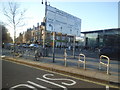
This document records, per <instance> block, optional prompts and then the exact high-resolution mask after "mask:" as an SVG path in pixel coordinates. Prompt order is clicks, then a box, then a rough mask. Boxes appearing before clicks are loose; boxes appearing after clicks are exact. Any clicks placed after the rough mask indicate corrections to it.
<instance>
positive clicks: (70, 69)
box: [2, 50, 120, 86]
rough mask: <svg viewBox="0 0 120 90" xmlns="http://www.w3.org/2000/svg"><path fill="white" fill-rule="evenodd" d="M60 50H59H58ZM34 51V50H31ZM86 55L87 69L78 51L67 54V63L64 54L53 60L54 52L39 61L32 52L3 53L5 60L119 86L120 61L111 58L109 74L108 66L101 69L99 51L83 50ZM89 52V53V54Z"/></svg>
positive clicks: (57, 55)
mask: <svg viewBox="0 0 120 90" xmlns="http://www.w3.org/2000/svg"><path fill="white" fill-rule="evenodd" d="M58 51H59V50H58ZM31 53H32V52H31ZM82 53H84V54H85V55H86V56H87V57H86V69H83V65H82V64H80V67H78V53H76V56H75V57H73V56H72V54H70V52H68V56H67V64H66V65H65V61H64V57H63V54H59V53H58V54H56V55H55V62H53V57H52V53H50V54H49V56H48V57H41V58H40V59H39V61H35V59H34V55H33V54H30V55H27V54H26V56H24V57H14V58H13V57H12V56H10V55H5V56H4V55H3V56H2V58H3V59H5V60H10V61H14V62H17V63H22V64H27V65H31V66H35V67H39V68H43V69H47V70H51V71H54V72H59V73H63V74H69V75H71V76H76V77H80V78H83V79H89V80H93V81H98V82H104V83H109V84H112V85H117V86H119V84H120V79H119V78H120V70H119V66H120V61H115V60H110V71H109V72H110V74H107V72H106V68H105V67H104V66H103V67H102V69H99V58H97V57H96V56H97V55H95V54H97V52H91V51H82ZM87 54H88V55H87Z"/></svg>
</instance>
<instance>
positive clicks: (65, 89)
mask: <svg viewBox="0 0 120 90" xmlns="http://www.w3.org/2000/svg"><path fill="white" fill-rule="evenodd" d="M36 79H37V80H41V81H44V82H46V83H50V84H52V85H55V86H58V87H61V88H64V90H67V88H66V87H65V86H62V85H59V84H57V83H54V82H50V81H47V80H44V79H41V78H36Z"/></svg>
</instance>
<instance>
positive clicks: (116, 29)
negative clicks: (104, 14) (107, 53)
mask: <svg viewBox="0 0 120 90" xmlns="http://www.w3.org/2000/svg"><path fill="white" fill-rule="evenodd" d="M118 30H119V31H120V28H114V29H104V30H95V31H86V32H81V33H83V34H87V33H100V32H109V31H118Z"/></svg>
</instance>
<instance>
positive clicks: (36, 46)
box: [29, 44, 39, 48]
mask: <svg viewBox="0 0 120 90" xmlns="http://www.w3.org/2000/svg"><path fill="white" fill-rule="evenodd" d="M29 47H30V48H38V47H39V45H38V44H30V45H29Z"/></svg>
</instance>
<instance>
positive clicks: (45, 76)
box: [43, 74, 76, 86]
mask: <svg viewBox="0 0 120 90" xmlns="http://www.w3.org/2000/svg"><path fill="white" fill-rule="evenodd" d="M47 76H54V74H44V75H43V78H45V79H47V80H65V81H71V82H72V83H65V82H62V84H64V85H67V86H72V85H75V84H76V82H75V81H74V80H72V79H66V78H48V77H47Z"/></svg>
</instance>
